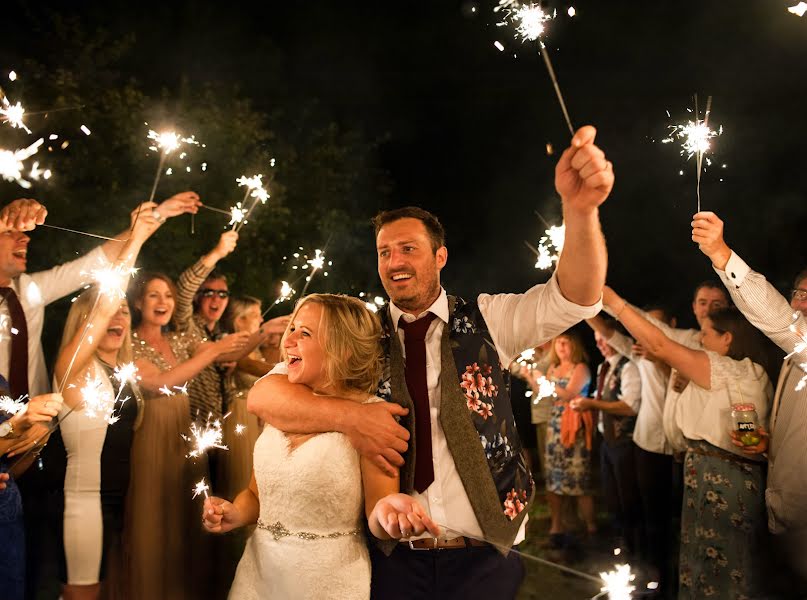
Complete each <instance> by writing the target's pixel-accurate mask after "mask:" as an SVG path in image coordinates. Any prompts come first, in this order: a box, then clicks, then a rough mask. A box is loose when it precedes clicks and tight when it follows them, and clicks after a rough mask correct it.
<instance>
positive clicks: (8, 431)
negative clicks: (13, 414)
mask: <svg viewBox="0 0 807 600" xmlns="http://www.w3.org/2000/svg"><path fill="white" fill-rule="evenodd" d="M8 437H14V425H12V424H11V421H3V422H2V423H0V438H8Z"/></svg>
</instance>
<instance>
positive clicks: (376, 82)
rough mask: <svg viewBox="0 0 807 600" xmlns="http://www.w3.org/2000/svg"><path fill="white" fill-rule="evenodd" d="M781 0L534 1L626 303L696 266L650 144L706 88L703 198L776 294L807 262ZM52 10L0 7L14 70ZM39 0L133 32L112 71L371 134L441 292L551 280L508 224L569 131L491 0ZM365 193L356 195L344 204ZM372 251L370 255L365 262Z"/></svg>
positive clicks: (797, 65)
mask: <svg viewBox="0 0 807 600" xmlns="http://www.w3.org/2000/svg"><path fill="white" fill-rule="evenodd" d="M791 4H795V1H794V2H788V1H787V0H748V1H743V2H726V1H725V0H722V1H715V0H696V1H684V2H682V1H678V2H668V1H654V2H636V1H632V2H627V1H624V2H603V1H602V0H581V1H580V2H575V3H574V6H575V8H576V11H577V14H576V16H575V17H573V18H569V17H568V16H567V12H566V11H567V8H568V7H569V3H550V4H549V6H550V7H553V8H557V11H558V18H557V19H556V20H555V21H554V22H552V23H550V28H551V29H550V33H549V37H548V39H547V43H548V46H549V48H550V51H551V53H552V54H551V56H552V60H553V63H554V66H555V71H556V73H557V75H558V78H559V80H560V85H561V88H562V90H563V93H564V96H565V98H566V101H567V105H568V107H569V111H570V113H571V118H572V120H573V122H574V123H575V125H578V126H579V125H582V124H586V123H589V124H593V125H595V126H596V127H597V128H598V129H599V136H598V141H599V144H600V145H601V147H602V148H603V149H604V150H605V152H606V154H607V155H608V156H609V158H610V159H611V160H612V161H613V162H614V166H615V172H616V177H617V180H616V187H615V189H614V191H613V193H612V195H611V197H610V198H609V200H608V201H607V203H606V204H605V205H604V206H603V208H602V212H601V216H602V222H603V227H604V230H605V234H606V237H607V240H608V245H609V252H610V265H609V281H610V282H611V283H612V284H613V286H614V287H615V288H617V289H619V290H620V291H623V292H624V293H625V295H626V296H627V297H628V298H629V299H632V300H634V301H636V302H637V303H640V304H641V303H644V302H649V301H658V300H664V301H667V302H669V303H671V304H673V306H674V307H675V308H676V309H677V310H678V312H679V314H680V315H681V316H689V315H688V301H689V297H690V291H691V289H692V287H693V286H694V284H696V283H697V282H698V281H700V280H702V279H704V278H707V277H709V276H710V269H709V265H708V262H707V260H706V258H705V257H704V256H703V255H701V254H700V252H699V251H698V250H697V247H695V246H694V245H693V244H692V243H691V241H690V240H689V236H690V226H689V223H690V220H691V215H692V214H693V213H694V212H695V207H696V199H695V166H694V163H693V162H687V161H686V159H685V158H684V157H682V156H680V155H679V154H678V146H677V145H673V144H661V143H659V141H660V140H661V139H662V138H664V137H665V136H666V135H667V126H668V125H669V124H671V123H674V122H681V121H682V120H685V119H686V117H687V116H688V113H687V112H686V108H687V107H692V106H693V102H692V94H693V93H696V92H697V93H698V94H699V98H700V101H701V103H703V102H704V101H705V98H706V96H707V95H711V96H713V105H712V116H711V120H712V121H711V122H712V124H713V125H715V126H717V125H721V124H722V125H723V127H724V134H723V135H722V136H721V137H719V138H717V139H716V140H715V143H714V148H715V152H714V154H713V156H712V159H713V165H712V167H710V168H709V169H708V170H707V172H706V173H705V174H704V175H703V184H702V199H703V207H704V209H710V210H714V211H715V212H717V213H718V214H719V215H720V216H721V217H722V218H723V219H724V220H725V221H726V223H727V225H726V228H727V236H726V237H727V241H728V242H729V244H730V245H731V246H732V247H733V248H735V249H736V250H737V251H738V252H739V253H740V254H741V255H742V256H743V257H744V258H745V259H746V260H747V261H748V262H749V263H750V264H751V265H752V267H755V268H757V269H758V270H761V271H763V272H764V273H765V274H766V275H768V276H769V278H770V279H772V280H773V281H774V283H775V284H776V285H777V286H778V287H779V288H780V289H787V288H788V287H789V285H790V279H791V278H792V276H793V275H794V274H795V272H796V271H798V270H800V269H801V268H803V267H804V266H805V265H807V260H805V255H804V251H803V248H804V244H803V242H804V231H805V225H807V202H805V198H804V193H803V190H805V189H806V187H807V186H806V185H805V184H807V152H805V150H804V144H803V137H804V134H803V131H804V125H803V123H804V117H803V115H804V112H805V110H807V108H806V107H805V99H807V89H806V88H807V84H805V69H804V64H805V59H807V16H805V17H804V18H803V19H802V18H798V17H796V16H794V15H792V14H790V13H788V12H787V10H786V9H787V6H789V5H791ZM47 5H48V3H36V4H35V6H34V4H33V3H32V4H31V6H28V3H24V2H14V1H12V2H10V3H7V4H6V5H4V6H5V8H4V12H5V16H4V18H3V23H2V24H0V33H2V37H0V50H2V51H0V68H1V69H2V70H3V72H5V71H7V70H8V68H13V65H7V64H4V63H5V60H3V57H4V56H5V57H7V60H9V61H10V62H13V61H14V60H16V59H19V58H21V57H24V56H25V53H26V52H27V51H29V50H30V51H32V52H34V51H35V52H37V54H38V55H39V56H41V55H42V54H43V53H45V54H47V53H51V54H52V57H53V58H52V60H53V61H54V64H58V60H60V58H61V57H60V56H59V54H58V48H50V47H48V36H47V31H46V30H42V29H37V27H36V23H38V22H41V19H40V17H41V15H42V14H43V12H44V11H46V10H48V6H47ZM54 6H56V7H59V8H58V10H59V11H61V12H64V11H68V10H69V11H71V12H65V14H76V15H79V16H81V18H82V21H83V22H84V24H85V25H86V27H87V28H88V29H93V28H95V27H99V26H102V27H104V28H106V29H108V30H110V31H112V32H113V33H114V34H124V33H134V34H135V35H136V40H137V42H136V52H135V53H134V54H133V56H131V57H130V58H128V59H126V64H125V67H126V69H128V70H130V71H131V74H132V76H133V77H136V78H137V79H138V80H140V81H141V82H142V83H143V84H144V85H146V86H148V87H152V88H154V89H161V88H165V89H168V90H169V91H170V90H171V89H173V88H174V87H176V86H178V85H179V81H180V80H181V79H182V78H183V77H185V78H188V79H189V80H190V81H191V82H192V83H193V82H200V83H201V82H204V81H225V82H232V83H238V84H239V85H240V86H241V88H242V90H243V93H244V94H245V95H246V96H249V97H251V98H253V99H254V102H255V105H256V107H258V108H261V109H266V110H271V108H272V102H273V100H276V99H278V98H282V97H287V96H289V95H294V96H297V97H308V98H312V99H317V100H318V102H319V104H320V106H321V107H322V108H323V110H325V111H326V113H327V114H328V115H329V116H330V117H331V118H332V119H333V120H334V121H336V122H338V123H341V124H344V125H345V126H351V127H358V128H360V129H362V130H363V131H364V132H365V133H366V134H367V135H368V136H369V137H372V138H380V137H383V138H384V139H385V140H386V141H385V142H384V143H383V144H382V145H381V147H380V149H379V154H378V156H377V157H376V158H377V161H378V164H379V165H380V166H381V167H383V168H385V169H386V170H387V171H388V172H389V174H390V176H391V180H392V182H393V184H394V191H393V195H392V198H393V205H405V204H417V205H420V206H423V207H424V208H428V209H430V210H432V211H434V212H435V213H436V214H437V215H438V216H439V217H440V218H441V220H442V221H443V222H444V224H445V225H446V228H447V231H448V247H449V264H448V267H447V268H446V270H445V271H444V275H443V280H444V283H445V285H446V287H447V288H449V290H452V291H458V292H460V293H463V294H471V293H472V292H478V291H520V290H523V289H526V288H527V287H528V286H529V285H531V284H532V283H534V282H538V281H543V280H545V279H546V277H547V274H546V273H544V272H539V271H536V270H534V269H533V264H534V259H533V257H532V255H531V254H530V252H529V250H527V248H526V247H525V245H524V243H523V241H524V240H529V241H530V242H531V243H533V244H535V243H536V242H537V240H538V238H539V237H540V235H541V234H542V232H543V229H544V228H545V227H544V226H543V225H542V223H541V221H540V220H539V219H538V218H537V217H536V216H535V214H534V211H536V210H538V211H540V212H541V213H542V214H543V215H544V216H545V217H546V218H547V219H548V220H549V221H552V222H557V221H559V217H560V201H559V199H558V198H557V197H556V195H555V194H554V187H553V183H552V178H553V169H554V164H555V161H556V159H557V157H558V155H559V152H560V151H561V150H562V149H563V147H564V146H565V145H566V143H568V139H569V135H568V132H567V130H566V127H565V123H564V121H563V118H562V115H561V112H560V108H559V106H558V103H557V101H556V98H555V95H554V92H553V90H552V86H551V83H550V80H549V77H548V75H547V72H546V69H545V67H544V65H543V62H542V60H541V58H540V56H539V55H538V54H537V52H536V49H535V47H534V45H532V44H530V43H527V44H522V43H521V42H520V41H517V40H516V39H515V38H514V36H513V31H512V28H500V27H496V25H495V22H496V21H497V20H498V18H497V17H495V16H494V15H493V13H492V7H493V3H485V2H479V3H470V2H467V3H459V2H448V1H439V2H438V1H431V2H375V3H350V2H318V1H307V2H283V3H280V2H265V3H262V5H261V6H260V7H259V8H247V6H246V5H240V4H239V3H234V2H230V3H220V2H216V3H210V4H209V5H208V4H206V3H203V2H162V3H160V4H153V3H123V4H120V5H117V4H116V3H112V2H91V3H87V2H77V3H70V8H69V9H64V8H61V3H59V4H58V5H54ZM497 40H498V41H500V42H501V43H502V44H503V45H504V46H505V51H504V52H500V51H499V50H497V49H496V48H495V47H494V42H495V41H497ZM32 47H34V50H31V48H32ZM514 54H515V55H516V56H514ZM667 110H669V112H670V114H671V115H672V119H669V118H668V117H667V114H666V113H665V111H667ZM547 143H550V144H552V146H553V147H554V148H555V150H556V152H555V154H554V155H553V156H548V155H547ZM722 164H726V168H720V166H721V165H722ZM680 170H683V172H684V174H683V175H679V171H680ZM721 179H722V181H721ZM376 206H377V201H376V200H374V199H368V211H367V214H366V215H357V218H369V217H371V216H372V214H373V212H374V211H375V207H376ZM368 235H370V234H369V230H368ZM367 261H368V268H369V269H370V270H372V269H373V268H374V257H373V256H372V255H368V256H367ZM335 275H336V273H335Z"/></svg>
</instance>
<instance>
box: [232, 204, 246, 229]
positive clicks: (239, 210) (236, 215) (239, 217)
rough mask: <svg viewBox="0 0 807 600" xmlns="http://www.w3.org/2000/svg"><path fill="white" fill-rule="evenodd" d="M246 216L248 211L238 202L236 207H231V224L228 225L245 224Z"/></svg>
mask: <svg viewBox="0 0 807 600" xmlns="http://www.w3.org/2000/svg"><path fill="white" fill-rule="evenodd" d="M245 216H246V211H245V210H244V208H243V207H242V206H241V203H240V202H238V203H237V204H236V205H235V206H231V207H230V222H229V223H228V225H234V224H237V223H241V222H243V221H244V217H245Z"/></svg>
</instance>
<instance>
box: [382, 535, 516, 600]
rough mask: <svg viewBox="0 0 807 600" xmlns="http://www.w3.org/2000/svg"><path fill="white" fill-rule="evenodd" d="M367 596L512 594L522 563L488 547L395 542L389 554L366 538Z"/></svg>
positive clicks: (395, 599)
mask: <svg viewBox="0 0 807 600" xmlns="http://www.w3.org/2000/svg"><path fill="white" fill-rule="evenodd" d="M369 545H370V559H371V561H372V564H373V576H372V580H371V581H372V583H371V591H370V597H371V599H372V600H421V599H423V600H433V599H434V598H440V599H441V600H449V599H451V598H456V599H457V600H473V599H475V598H479V599H480V600H481V599H484V600H490V599H491V598H496V599H497V600H499V599H502V600H504V599H507V598H515V597H516V593H517V592H518V588H519V586H520V585H521V581H522V580H523V579H524V566H523V565H522V564H521V558H520V557H519V556H518V555H517V554H516V553H514V552H511V553H510V554H509V555H508V556H507V557H504V556H502V555H501V553H500V552H499V551H498V550H496V549H494V548H493V547H492V546H481V547H469V548H456V549H454V548H452V549H446V550H412V549H410V548H409V546H408V545H406V544H398V545H397V546H396V547H395V550H393V552H392V554H391V555H390V556H386V555H385V554H384V553H383V552H381V551H380V550H379V549H378V548H377V547H376V546H375V544H373V543H372V542H370V544H369Z"/></svg>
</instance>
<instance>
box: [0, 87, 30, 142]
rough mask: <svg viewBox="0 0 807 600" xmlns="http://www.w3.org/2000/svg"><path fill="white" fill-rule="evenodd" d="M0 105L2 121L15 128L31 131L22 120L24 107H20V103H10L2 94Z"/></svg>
mask: <svg viewBox="0 0 807 600" xmlns="http://www.w3.org/2000/svg"><path fill="white" fill-rule="evenodd" d="M0 106H2V108H0V117H2V118H3V120H4V121H6V122H7V123H8V124H9V125H11V126H12V127H14V128H15V129H17V128H19V129H23V130H25V132H26V133H31V130H30V129H28V127H26V125H25V123H23V120H22V118H23V115H24V114H25V109H24V108H23V107H22V104H20V103H19V102H17V104H11V103H10V102H9V101H8V98H6V97H5V96H3V98H2V104H0Z"/></svg>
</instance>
